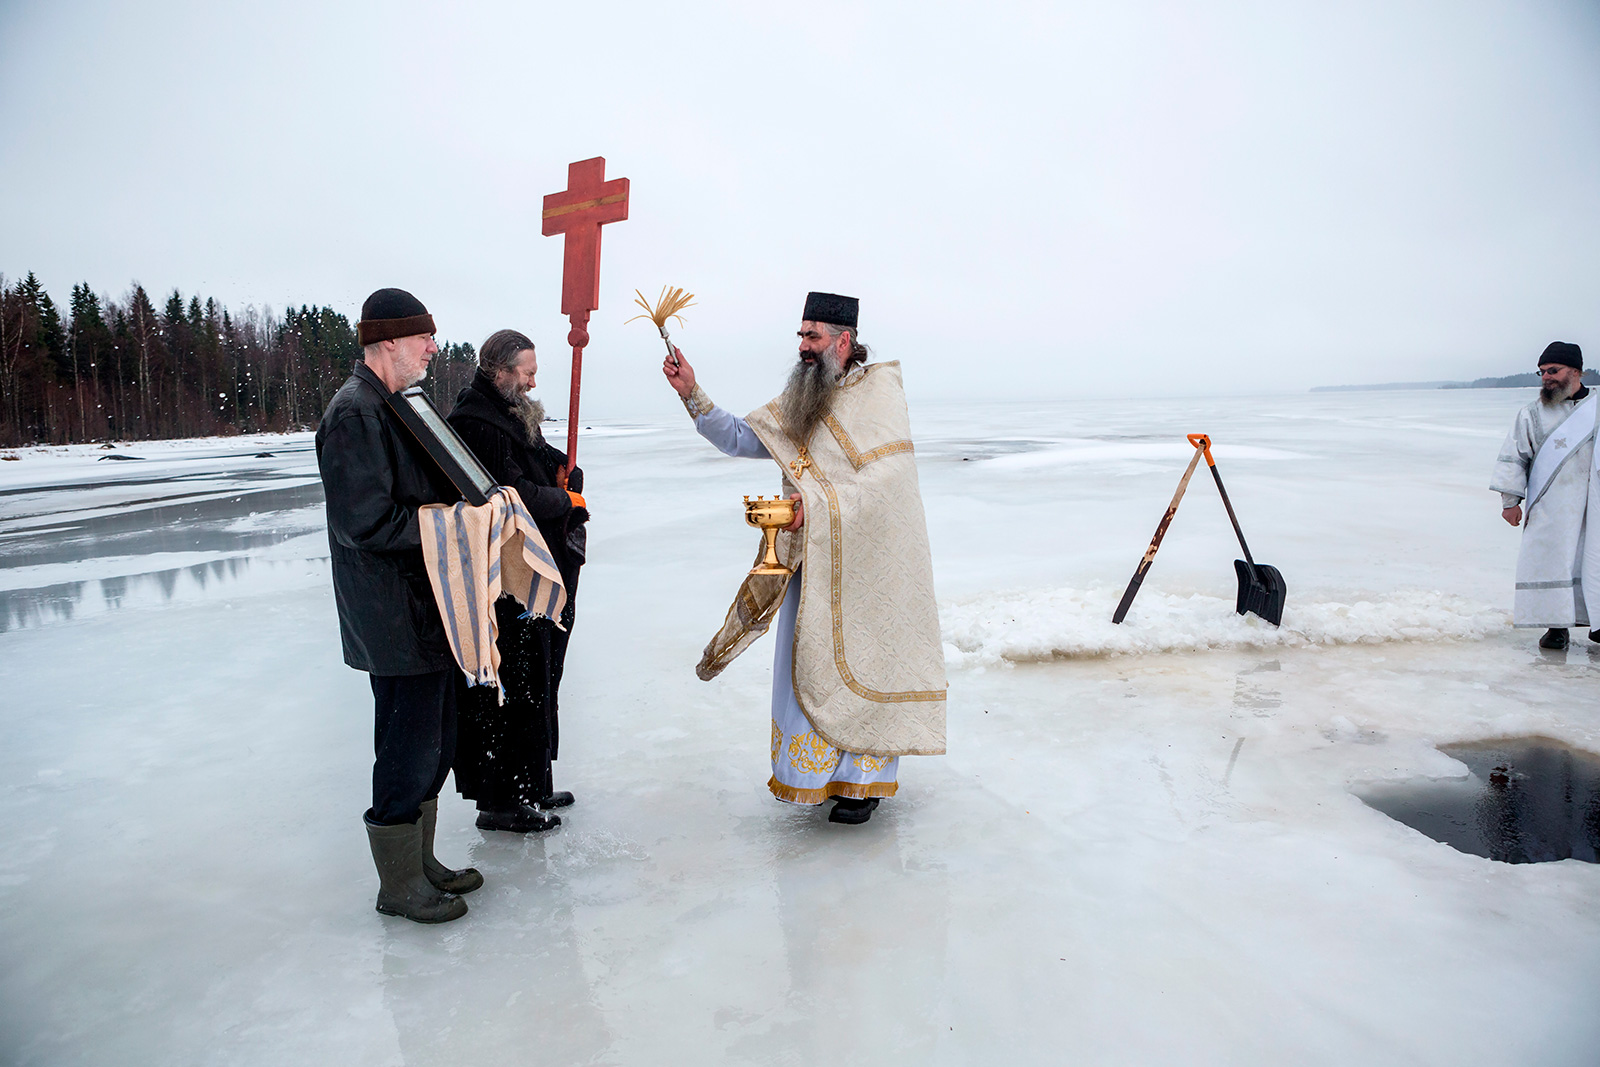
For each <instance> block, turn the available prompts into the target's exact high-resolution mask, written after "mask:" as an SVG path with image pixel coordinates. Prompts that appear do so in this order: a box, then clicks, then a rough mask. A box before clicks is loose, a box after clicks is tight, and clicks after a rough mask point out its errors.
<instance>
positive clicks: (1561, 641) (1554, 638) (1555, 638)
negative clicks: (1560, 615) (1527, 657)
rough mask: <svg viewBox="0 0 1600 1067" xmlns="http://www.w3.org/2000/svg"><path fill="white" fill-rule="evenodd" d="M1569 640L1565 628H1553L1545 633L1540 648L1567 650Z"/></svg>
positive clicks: (1540, 640) (1540, 639) (1540, 641)
mask: <svg viewBox="0 0 1600 1067" xmlns="http://www.w3.org/2000/svg"><path fill="white" fill-rule="evenodd" d="M1568 640H1570V638H1569V637H1568V636H1567V628H1566V627H1565V626H1552V627H1550V629H1548V630H1546V631H1545V632H1544V636H1543V637H1541V638H1539V647H1540V648H1548V649H1550V650H1552V651H1555V650H1559V649H1563V648H1566V647H1567V642H1568Z"/></svg>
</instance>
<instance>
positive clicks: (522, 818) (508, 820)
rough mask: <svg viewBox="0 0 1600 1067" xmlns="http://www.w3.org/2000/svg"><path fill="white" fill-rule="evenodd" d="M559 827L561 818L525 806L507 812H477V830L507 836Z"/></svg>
mask: <svg viewBox="0 0 1600 1067" xmlns="http://www.w3.org/2000/svg"><path fill="white" fill-rule="evenodd" d="M560 825H561V816H559V815H551V814H549V813H548V812H543V811H540V810H539V809H538V808H532V807H529V806H528V805H526V804H518V805H517V806H516V807H514V808H511V809H510V810H507V811H480V812H478V829H480V830H501V831H504V832H505V833H508V834H536V833H539V832H541V831H543V830H554V829H555V828H556V827H558V826H560Z"/></svg>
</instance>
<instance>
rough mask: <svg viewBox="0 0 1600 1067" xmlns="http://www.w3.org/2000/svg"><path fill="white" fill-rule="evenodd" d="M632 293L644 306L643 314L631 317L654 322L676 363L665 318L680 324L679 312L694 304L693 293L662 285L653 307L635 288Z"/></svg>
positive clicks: (681, 317)
mask: <svg viewBox="0 0 1600 1067" xmlns="http://www.w3.org/2000/svg"><path fill="white" fill-rule="evenodd" d="M633 295H634V301H633V302H634V303H635V304H638V305H639V306H640V307H642V308H644V314H643V315H635V316H634V317H633V319H649V320H650V321H651V322H653V323H655V324H656V329H658V330H660V331H661V339H662V340H663V341H665V342H666V343H667V355H668V356H669V357H671V359H672V361H673V362H674V363H676V362H677V361H678V354H677V353H676V352H674V351H673V350H672V338H671V337H670V336H669V335H668V334H667V320H668V319H677V320H678V322H679V323H680V324H682V322H683V316H682V315H680V314H679V312H681V311H682V310H683V309H684V308H686V307H691V306H693V305H694V294H693V293H687V292H684V291H683V290H682V289H679V288H676V287H673V288H670V289H669V288H668V287H667V286H665V285H663V286H662V287H661V295H660V296H658V297H656V303H655V306H654V307H651V306H650V302H649V301H647V300H646V299H645V298H644V294H643V293H641V292H640V291H639V290H637V289H635V290H634V291H633ZM633 319H629V320H628V322H632V321H633Z"/></svg>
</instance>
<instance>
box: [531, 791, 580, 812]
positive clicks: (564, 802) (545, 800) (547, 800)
mask: <svg viewBox="0 0 1600 1067" xmlns="http://www.w3.org/2000/svg"><path fill="white" fill-rule="evenodd" d="M574 799H575V798H574V797H573V795H572V794H571V793H569V792H567V791H566V790H565V789H562V790H558V791H557V792H554V793H551V794H550V795H549V796H547V797H535V798H534V799H533V800H532V801H531V803H534V804H537V805H538V806H539V807H541V808H570V807H572V801H573V800H574Z"/></svg>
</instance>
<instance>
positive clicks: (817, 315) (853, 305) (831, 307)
mask: <svg viewBox="0 0 1600 1067" xmlns="http://www.w3.org/2000/svg"><path fill="white" fill-rule="evenodd" d="M860 310H861V301H859V300H857V299H856V298H855V297H853V296H840V295H838V294H837V293H807V294H806V309H805V310H804V311H802V312H801V313H800V321H801V322H826V323H827V324H828V325H830V326H848V327H850V328H851V329H852V330H853V329H855V328H856V315H857V314H858V313H859V312H860Z"/></svg>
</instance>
